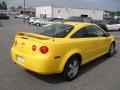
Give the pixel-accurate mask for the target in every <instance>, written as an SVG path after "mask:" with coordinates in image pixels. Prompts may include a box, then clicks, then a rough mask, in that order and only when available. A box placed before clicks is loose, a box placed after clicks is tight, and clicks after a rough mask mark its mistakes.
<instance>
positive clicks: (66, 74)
mask: <svg viewBox="0 0 120 90" xmlns="http://www.w3.org/2000/svg"><path fill="white" fill-rule="evenodd" d="M79 68H80V61H79V58H77V57H71V58H70V59H69V60H68V62H67V63H66V65H65V67H64V71H63V73H62V74H63V78H64V79H65V80H67V81H71V80H73V79H75V78H76V77H77V76H78V72H79Z"/></svg>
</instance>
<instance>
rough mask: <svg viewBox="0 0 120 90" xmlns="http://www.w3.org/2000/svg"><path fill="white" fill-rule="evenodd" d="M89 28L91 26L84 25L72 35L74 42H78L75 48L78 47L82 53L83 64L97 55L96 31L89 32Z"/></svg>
mask: <svg viewBox="0 0 120 90" xmlns="http://www.w3.org/2000/svg"><path fill="white" fill-rule="evenodd" d="M89 29H90V28H89V27H84V28H82V29H80V30H78V31H77V32H76V33H75V34H73V35H72V36H71V40H72V42H76V44H75V48H78V49H79V53H80V54H82V58H83V61H82V64H85V63H87V62H89V61H90V60H92V59H93V57H94V56H95V54H94V52H95V50H96V49H95V41H96V38H94V37H95V34H94V31H92V32H91V33H89V34H88V33H87V31H88V30H89Z"/></svg>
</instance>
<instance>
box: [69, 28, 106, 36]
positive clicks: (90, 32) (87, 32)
mask: <svg viewBox="0 0 120 90" xmlns="http://www.w3.org/2000/svg"><path fill="white" fill-rule="evenodd" d="M103 36H104V31H102V30H101V29H100V28H99V27H97V26H87V27H85V28H82V29H80V30H79V31H77V32H76V33H75V34H73V35H72V37H71V38H90V37H103Z"/></svg>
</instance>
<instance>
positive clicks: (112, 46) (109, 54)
mask: <svg viewBox="0 0 120 90" xmlns="http://www.w3.org/2000/svg"><path fill="white" fill-rule="evenodd" d="M114 53H115V44H114V43H112V44H111V46H110V49H109V52H108V56H109V57H111V56H113V55H114Z"/></svg>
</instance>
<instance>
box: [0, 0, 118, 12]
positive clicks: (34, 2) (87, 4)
mask: <svg viewBox="0 0 120 90" xmlns="http://www.w3.org/2000/svg"><path fill="white" fill-rule="evenodd" d="M0 1H1V0H0ZM4 1H6V2H7V4H8V7H11V6H15V7H17V6H19V5H22V6H23V1H24V0H4ZM25 1H26V7H36V6H41V5H42V6H43V5H51V4H52V2H54V3H53V4H54V5H55V6H62V7H77V8H93V9H102V10H111V11H120V0H25Z"/></svg>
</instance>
